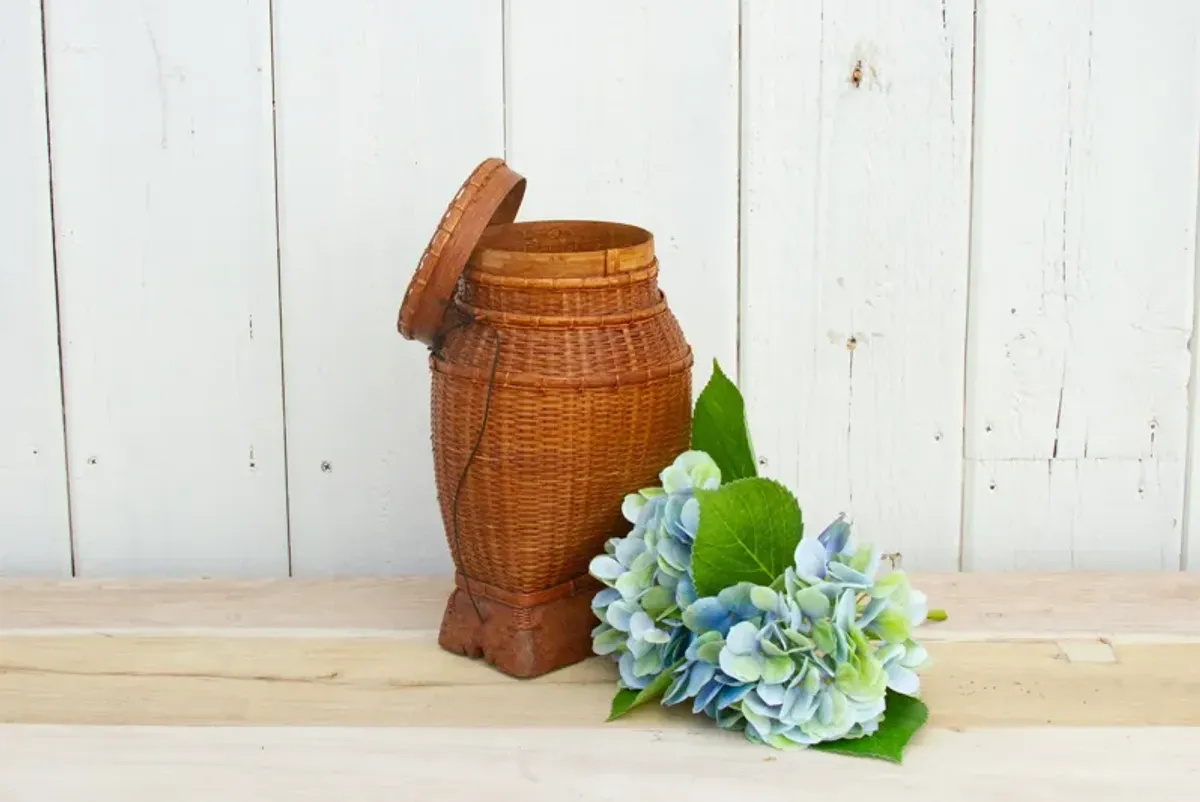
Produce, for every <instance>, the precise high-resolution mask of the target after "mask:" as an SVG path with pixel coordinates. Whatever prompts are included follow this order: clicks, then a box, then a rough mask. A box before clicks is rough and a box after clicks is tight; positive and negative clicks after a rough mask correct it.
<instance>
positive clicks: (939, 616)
mask: <svg viewBox="0 0 1200 802" xmlns="http://www.w3.org/2000/svg"><path fill="white" fill-rule="evenodd" d="M925 619H926V620H927V621H945V620H946V611H945V610H930V611H929V612H928V613H926V614H925Z"/></svg>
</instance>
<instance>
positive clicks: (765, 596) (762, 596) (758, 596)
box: [750, 585, 779, 613]
mask: <svg viewBox="0 0 1200 802" xmlns="http://www.w3.org/2000/svg"><path fill="white" fill-rule="evenodd" d="M750 603H751V604H753V605H754V606H755V607H757V608H758V609H760V610H762V611H763V612H764V613H773V612H775V611H777V610H778V609H779V594H778V593H776V592H775V591H773V590H771V589H770V588H766V587H762V586H761V585H755V586H754V587H752V588H751V589H750Z"/></svg>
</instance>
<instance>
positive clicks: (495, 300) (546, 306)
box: [458, 265, 659, 317]
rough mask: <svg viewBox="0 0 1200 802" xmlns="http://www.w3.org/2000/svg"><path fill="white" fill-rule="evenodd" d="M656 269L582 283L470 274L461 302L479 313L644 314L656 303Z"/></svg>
mask: <svg viewBox="0 0 1200 802" xmlns="http://www.w3.org/2000/svg"><path fill="white" fill-rule="evenodd" d="M657 275H658V266H657V265H652V266H650V267H647V268H643V269H641V270H637V271H631V272H628V273H620V274H617V275H615V276H600V277H596V278H582V279H531V278H524V277H516V278H507V279H504V280H500V279H499V278H498V277H497V276H496V275H495V274H489V273H483V272H481V271H474V270H473V271H469V272H468V273H467V276H466V278H465V280H464V281H463V283H462V286H461V287H460V289H459V296H458V297H459V299H460V300H461V301H462V302H463V303H464V304H468V305H470V306H473V307H478V308H480V309H491V310H503V311H504V312H507V313H515V314H523V315H549V316H555V317H591V316H594V315H618V314H621V313H622V312H627V311H629V310H633V309H647V308H650V307H652V306H654V305H655V304H657V303H658V301H659V292H658V285H657V283H656V281H655V278H656V277H657Z"/></svg>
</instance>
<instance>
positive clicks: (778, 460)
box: [742, 0, 973, 570]
mask: <svg viewBox="0 0 1200 802" xmlns="http://www.w3.org/2000/svg"><path fill="white" fill-rule="evenodd" d="M743 13H744V17H743V21H742V26H743V42H742V65H743V79H742V87H743V89H742V91H743V100H742V107H743V109H742V115H743V120H742V136H743V149H744V155H743V175H742V204H743V206H742V276H743V285H742V301H743V311H742V338H743V341H742V359H743V369H742V377H743V384H744V389H745V392H746V394H747V404H748V414H749V417H750V425H751V427H752V428H753V429H754V432H755V436H756V447H757V450H758V454H759V458H760V463H762V465H763V471H764V472H765V473H767V474H768V475H772V476H775V477H777V478H779V479H780V480H781V481H784V482H785V483H786V484H788V485H789V486H791V487H792V488H794V489H795V490H796V492H797V495H798V497H799V499H800V502H801V505H802V506H803V507H804V509H805V519H806V522H807V525H808V526H809V527H810V528H817V529H819V528H820V527H823V526H824V525H825V524H826V523H827V522H828V521H829V520H830V519H831V518H832V517H833V516H834V515H836V514H837V513H838V512H840V511H845V512H846V513H847V515H848V517H850V518H851V519H853V520H854V522H855V524H856V528H857V531H858V532H859V536H860V537H862V538H864V539H867V540H870V541H872V542H874V543H876V544H878V545H879V546H880V547H881V548H884V549H887V550H889V551H899V552H901V553H902V554H903V558H904V565H905V566H906V567H916V568H920V569H924V570H945V569H951V568H954V567H956V566H957V562H958V535H959V526H960V498H961V477H962V444H961V430H962V414H963V406H962V393H963V387H962V382H963V351H964V337H965V314H966V283H967V251H968V206H969V203H968V201H969V196H970V188H969V179H970V175H969V169H970V167H969V165H970V131H971V69H972V36H973V31H972V3H971V2H969V0H950V1H949V2H941V0H923V2H921V3H905V4H896V3H889V2H882V0H876V1H875V2H854V3H837V4H834V3H821V2H818V1H817V0H807V1H806V2H795V1H794V0H778V1H776V2H755V3H746V4H745V5H744V7H743Z"/></svg>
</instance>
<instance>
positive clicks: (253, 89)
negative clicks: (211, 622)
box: [45, 0, 288, 576]
mask: <svg viewBox="0 0 1200 802" xmlns="http://www.w3.org/2000/svg"><path fill="white" fill-rule="evenodd" d="M45 5H46V15H47V21H46V35H47V62H48V70H49V78H48V81H49V86H50V117H51V140H52V141H51V148H52V153H53V158H54V170H53V173H54V185H53V192H54V210H55V224H56V236H57V246H58V250H57V255H58V274H59V303H60V313H61V317H62V333H63V344H62V347H63V371H64V374H65V377H66V379H65V387H66V413H67V414H66V419H67V420H66V423H67V440H68V445H69V449H70V457H71V459H70V480H71V504H72V510H73V525H74V532H75V543H76V547H77V552H78V553H77V569H78V570H79V572H80V573H82V574H87V575H91V576H98V575H100V576H103V575H112V574H143V575H144V574H155V575H200V574H221V575H279V574H285V573H286V572H287V566H288V552H287V516H286V505H285V496H284V461H283V415H282V404H281V398H280V395H281V393H280V390H281V381H280V352H279V310H278V287H277V282H276V277H277V268H276V259H275V219H274V214H275V196H274V177H273V168H272V163H273V159H272V125H271V58H270V52H271V41H270V26H269V22H268V20H269V15H268V9H267V5H266V3H246V2H243V1H242V0H210V2H206V3H202V4H198V3H194V2H190V0H158V1H157V2H154V3H142V2H138V1H137V0H113V1H112V2H105V3H46V4H45Z"/></svg>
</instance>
